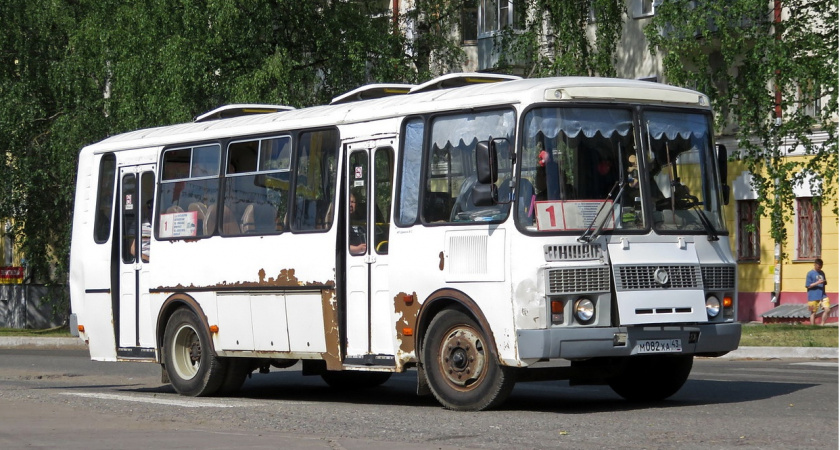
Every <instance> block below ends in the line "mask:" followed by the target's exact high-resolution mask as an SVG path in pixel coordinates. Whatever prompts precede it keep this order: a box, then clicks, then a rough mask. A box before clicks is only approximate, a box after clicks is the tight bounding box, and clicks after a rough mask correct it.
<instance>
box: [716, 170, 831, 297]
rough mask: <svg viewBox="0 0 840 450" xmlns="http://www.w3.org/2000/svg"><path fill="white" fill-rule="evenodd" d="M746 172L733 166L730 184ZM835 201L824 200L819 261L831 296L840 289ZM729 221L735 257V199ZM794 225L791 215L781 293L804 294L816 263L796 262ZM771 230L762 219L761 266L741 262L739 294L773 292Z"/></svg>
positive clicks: (760, 229)
mask: <svg viewBox="0 0 840 450" xmlns="http://www.w3.org/2000/svg"><path fill="white" fill-rule="evenodd" d="M792 158H799V159H802V158H804V157H802V156H794V157H792ZM744 170H745V168H744V165H743V164H741V163H740V162H730V163H729V175H730V176H729V178H730V179H729V180H728V183H729V184H730V185H732V181H733V179H734V178H735V177H738V176H740V174H741V172H742V171H744ZM832 181H833V184H834V186H835V189H837V180H832ZM835 192H836V191H835ZM835 201H836V198H825V199H823V203H822V252H821V256H820V257H821V259H822V260H823V262H824V266H823V271H824V272H825V273H826V277H827V278H828V281H829V284H828V286H827V288H826V291H827V292H830V293H837V292H838V285H840V264H838V258H840V253H838V238H839V237H840V236H838V223H837V217H835V216H834V213H833V211H832V209H834V203H835ZM726 218H727V222H728V228H729V231H730V237H731V241H730V243H731V246H732V253H733V255H737V254H736V250H735V243H736V236H737V235H736V232H737V226H736V222H737V219H738V217H737V215H736V213H735V197H734V195H733V196H732V197H731V199H730V202H729V205H728V206H727V207H726ZM794 222H795V220H794V216H793V214H791V219H790V221H789V222H788V223H787V226H786V228H787V236H788V241H787V242H786V243H785V247H784V253H785V254H786V255H787V257H786V258H785V259H784V260H783V261H782V279H781V281H782V285H781V292H799V291H801V292H805V286H804V285H805V275H806V274H807V273H808V271H809V270H811V269H813V267H814V262H813V261H797V260H796V259H795V257H796V229H795V227H794ZM770 229H771V225H770V219H769V218H767V217H761V219H760V220H759V231H760V237H759V239H760V260H759V261H758V262H739V264H738V272H739V276H738V283H739V284H738V290H739V291H741V292H772V291H773V290H774V283H773V278H774V277H773V263H774V255H773V250H774V242H773V239H772V238H771V237H770Z"/></svg>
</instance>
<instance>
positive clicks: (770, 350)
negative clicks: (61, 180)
mask: <svg viewBox="0 0 840 450" xmlns="http://www.w3.org/2000/svg"><path fill="white" fill-rule="evenodd" d="M0 348H6V349H38V350H87V344H85V342H84V341H82V340H81V338H77V337H31V336H5V337H3V336H0ZM839 356H840V352H839V351H838V348H836V347H739V348H738V349H736V350H733V351H731V352H729V353H727V354H726V355H724V356H721V358H724V359H780V358H801V359H838V357H839Z"/></svg>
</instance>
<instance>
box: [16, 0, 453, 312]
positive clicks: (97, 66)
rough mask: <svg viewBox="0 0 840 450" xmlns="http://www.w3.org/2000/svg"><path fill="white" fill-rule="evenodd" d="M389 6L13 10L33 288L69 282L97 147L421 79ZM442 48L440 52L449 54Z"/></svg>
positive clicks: (21, 195)
mask: <svg viewBox="0 0 840 450" xmlns="http://www.w3.org/2000/svg"><path fill="white" fill-rule="evenodd" d="M380 5H382V2H381V1H374V0H355V1H352V2H347V1H329V2H325V1H322V0H306V1H303V0H299V1H289V0H273V1H257V0H235V1H224V2H218V1H200V0H182V1H172V0H140V1H137V2H128V3H126V2H119V1H115V0H77V1H44V0H30V1H21V0H0V23H3V27H2V28H0V101H2V102H3V105H4V106H3V108H0V149H2V152H3V155H2V163H0V189H2V191H0V217H2V218H11V219H13V223H14V229H13V230H12V233H13V235H14V236H15V239H16V243H17V245H18V248H19V249H20V250H21V251H22V252H23V254H24V255H25V257H26V264H27V267H28V274H29V275H28V281H29V282H37V283H48V284H52V283H59V284H60V283H64V282H66V274H67V269H68V263H69V251H70V247H69V245H70V232H71V215H72V207H73V195H74V188H75V176H76V158H77V155H78V151H79V149H80V148H81V147H83V146H84V145H87V144H89V143H92V142H96V141H99V140H101V139H103V138H105V137H107V136H110V135H114V134H117V133H121V132H124V131H128V130H133V129H138V128H145V127H152V126H160V125H167V124H172V123H179V122H187V121H190V120H192V118H193V117H194V116H195V115H197V114H199V113H202V112H204V111H207V110H210V109H213V108H215V107H217V106H219V105H223V104H229V103H275V104H276V103H280V104H288V105H291V106H295V107H302V106H309V105H313V104H323V103H326V102H329V101H330V99H332V98H333V97H334V96H336V95H338V94H341V93H343V92H346V91H348V90H350V89H353V88H356V87H358V86H359V85H363V84H366V83H369V82H372V81H407V80H411V81H415V80H416V79H417V72H416V71H415V70H414V68H413V67H412V62H411V60H410V58H409V57H408V56H407V52H406V48H407V47H406V45H407V40H406V38H405V36H403V35H402V34H400V33H394V32H393V28H392V24H391V23H390V22H389V20H390V17H389V16H388V15H387V14H385V15H384V16H383V15H382V14H381V11H378V10H377V8H379V7H380ZM383 17H384V20H383ZM437 45H439V44H438V43H437V42H432V43H431V44H429V45H428V46H427V47H428V50H427V51H428V52H429V53H430V54H444V53H443V52H438V51H437V50H436V46H437ZM65 300H66V299H65Z"/></svg>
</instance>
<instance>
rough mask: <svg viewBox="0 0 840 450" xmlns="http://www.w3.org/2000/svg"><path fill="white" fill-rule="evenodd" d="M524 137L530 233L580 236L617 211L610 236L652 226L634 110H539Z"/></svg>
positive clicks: (523, 201) (521, 216) (525, 221)
mask: <svg viewBox="0 0 840 450" xmlns="http://www.w3.org/2000/svg"><path fill="white" fill-rule="evenodd" d="M523 134H524V142H523V148H522V159H521V161H522V166H521V167H522V171H521V174H520V176H521V178H520V183H519V194H518V199H519V206H518V208H517V217H518V220H519V222H520V224H521V225H524V226H525V228H526V229H530V230H540V231H577V232H580V231H581V230H584V229H587V228H588V227H589V226H590V224H591V223H593V221H594V220H595V218H596V215H597V214H598V213H599V211H600V212H601V213H602V214H607V213H610V212H612V213H613V217H612V218H609V219H606V218H605V220H604V221H603V222H604V228H605V229H607V230H609V229H613V228H616V227H619V228H630V229H642V228H644V227H645V220H644V219H645V218H644V214H642V210H641V204H640V201H639V200H638V199H639V196H640V194H639V192H640V191H639V183H638V167H637V166H638V165H637V155H636V145H635V142H634V139H633V135H634V126H633V115H632V113H631V111H630V110H628V109H605V108H559V107H551V108H537V109H533V110H531V111H530V112H528V113H527V114H526V116H525V125H524V133H523ZM618 187H623V189H617V188H618ZM617 194H618V195H619V198H611V197H612V196H616V195H617ZM605 201H607V202H608V203H607V204H606V205H605V204H604V202H605ZM602 206H603V207H602ZM616 217H618V218H619V220H616ZM599 222H600V221H599Z"/></svg>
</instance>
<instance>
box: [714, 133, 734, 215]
mask: <svg viewBox="0 0 840 450" xmlns="http://www.w3.org/2000/svg"><path fill="white" fill-rule="evenodd" d="M715 150H716V152H717V166H718V173H719V174H720V182H721V184H722V185H723V186H721V194H723V204H724V205H728V204H729V192H730V189H729V185H728V184H727V181H728V175H729V172H728V168H729V166H728V162H729V153H727V151H726V146H725V145H722V144H717V145H715Z"/></svg>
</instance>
